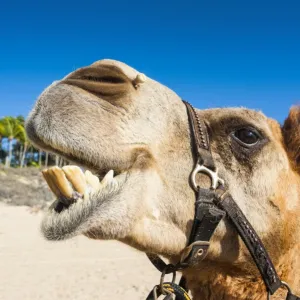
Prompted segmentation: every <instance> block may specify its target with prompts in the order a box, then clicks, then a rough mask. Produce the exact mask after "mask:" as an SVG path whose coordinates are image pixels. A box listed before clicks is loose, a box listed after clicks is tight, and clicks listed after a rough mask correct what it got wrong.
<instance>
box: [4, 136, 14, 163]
mask: <svg viewBox="0 0 300 300" xmlns="http://www.w3.org/2000/svg"><path fill="white" fill-rule="evenodd" d="M12 142H13V139H12V138H11V137H9V138H8V156H6V159H5V167H6V168H9V167H10V163H11V158H12Z"/></svg>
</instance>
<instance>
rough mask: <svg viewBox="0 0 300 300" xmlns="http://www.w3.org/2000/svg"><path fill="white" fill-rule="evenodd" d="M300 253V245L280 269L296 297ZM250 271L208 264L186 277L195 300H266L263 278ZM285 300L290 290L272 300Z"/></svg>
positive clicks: (288, 254)
mask: <svg viewBox="0 0 300 300" xmlns="http://www.w3.org/2000/svg"><path fill="white" fill-rule="evenodd" d="M299 250H300V245H297V246H296V247H294V248H293V249H290V250H289V251H288V252H287V253H286V254H285V255H284V257H282V258H281V259H280V262H279V264H278V265H277V266H276V269H277V271H278V274H279V276H280V279H281V280H283V281H286V282H288V284H289V285H290V287H291V288H292V290H293V291H294V293H296V294H299V293H300V272H299V270H300V259H299V258H298V256H299V254H298V253H299ZM253 267H254V266H253ZM250 270H251V271H249V270H248V271H247V272H246V271H245V270H242V269H237V268H235V267H233V266H231V267H230V266H229V265H220V264H218V265H216V263H210V262H207V263H204V264H203V266H202V265H201V266H200V267H199V268H197V269H194V270H190V269H189V270H187V271H186V273H185V276H186V278H187V283H188V287H189V289H190V290H191V292H192V295H193V300H200V299H201V300H220V299H222V300H265V299H266V298H267V292H266V288H265V285H264V282H263V280H262V278H261V277H260V275H259V273H258V272H257V270H255V268H253V269H252V268H250ZM285 297H286V290H285V289H279V290H278V291H277V292H276V293H275V294H274V295H273V296H272V300H282V299H285Z"/></svg>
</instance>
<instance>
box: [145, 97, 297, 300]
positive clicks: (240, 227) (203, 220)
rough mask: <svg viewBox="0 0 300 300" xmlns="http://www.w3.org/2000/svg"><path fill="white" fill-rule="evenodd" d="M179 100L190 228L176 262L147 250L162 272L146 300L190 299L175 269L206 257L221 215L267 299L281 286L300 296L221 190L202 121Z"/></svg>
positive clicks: (290, 296)
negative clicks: (187, 154) (190, 153)
mask: <svg viewBox="0 0 300 300" xmlns="http://www.w3.org/2000/svg"><path fill="white" fill-rule="evenodd" d="M183 102H184V104H185V105H186V108H187V113H188V117H189V124H190V127H191V133H192V138H193V144H194V148H195V152H196V165H195V168H194V170H193V171H192V174H191V185H192V187H193V189H194V191H195V195H196V201H195V215H194V221H193V227H192V231H191V234H190V238H189V242H188V245H187V247H186V248H185V249H184V250H183V252H182V254H181V258H180V261H179V262H178V263H177V264H175V265H174V264H166V263H165V262H164V261H163V260H162V259H161V258H160V257H159V256H157V255H155V254H151V253H147V256H148V258H149V259H150V261H151V262H152V263H153V265H154V266H155V267H156V268H157V269H158V270H159V271H160V272H161V273H162V275H161V280H160V284H159V285H156V286H155V287H154V289H153V290H152V291H151V292H150V294H149V295H148V297H147V299H146V300H156V299H158V297H159V296H161V295H165V297H164V298H163V299H165V300H171V299H175V297H176V300H190V297H189V295H188V293H187V288H186V280H185V278H184V277H182V278H181V280H180V283H179V285H177V284H176V283H175V279H176V271H179V270H183V269H185V268H187V267H193V266H195V265H196V264H198V263H199V262H200V261H202V260H203V259H204V258H205V257H206V255H207V252H208V250H209V245H210V239H211V237H212V236H213V234H214V232H215V230H216V228H217V226H218V225H219V223H220V221H221V220H222V219H223V218H225V217H226V218H227V219H228V220H229V221H230V223H231V224H232V225H233V226H234V227H235V229H236V231H237V233H238V234H239V236H240V237H241V238H242V240H243V242H244V243H245V245H246V247H247V248H248V250H249V252H250V254H251V256H252V258H253V261H254V262H255V264H256V266H257V268H258V270H259V272H260V274H261V277H262V279H263V281H264V283H265V286H266V292H267V300H269V299H271V295H273V294H274V293H275V292H276V291H277V290H278V289H279V288H280V287H285V288H286V289H287V291H288V293H287V298H286V300H300V297H297V296H295V295H294V294H293V293H292V291H291V289H290V287H289V285H288V284H287V283H286V282H284V281H281V280H280V278H279V276H278V274H277V272H276V270H275V267H274V265H273V263H272V261H271V258H270V257H269V254H268V252H267V250H266V249H265V247H264V245H263V243H262V241H261V239H260V238H259V236H258V235H257V233H256V231H255V230H254V229H253V227H252V226H251V224H250V223H249V221H248V220H247V218H246V217H245V215H244V214H243V212H242V211H241V209H240V208H239V206H238V205H237V203H236V202H235V201H234V199H233V198H232V196H231V195H230V193H229V191H228V190H226V189H225V182H224V180H223V179H221V178H220V177H219V175H218V169H217V168H216V166H215V163H214V160H213V157H212V154H211V149H210V142H209V136H208V132H207V128H206V125H205V123H204V122H203V120H201V119H200V118H199V116H198V114H197V112H196V110H195V109H194V107H193V106H192V105H191V104H189V103H188V102H186V101H183ZM198 173H205V174H206V175H208V176H209V177H210V179H211V187H210V188H209V189H204V188H201V187H199V186H198V185H197V183H196V175H197V174H198ZM169 273H173V279H172V281H171V282H164V277H165V275H166V274H169Z"/></svg>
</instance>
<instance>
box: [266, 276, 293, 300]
mask: <svg viewBox="0 0 300 300" xmlns="http://www.w3.org/2000/svg"><path fill="white" fill-rule="evenodd" d="M280 287H285V288H286V289H287V291H288V293H290V294H292V290H291V288H290V286H289V285H288V284H287V283H286V282H285V281H281V286H280ZM267 300H271V294H270V292H269V291H268V297H267Z"/></svg>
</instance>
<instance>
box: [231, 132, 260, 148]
mask: <svg viewBox="0 0 300 300" xmlns="http://www.w3.org/2000/svg"><path fill="white" fill-rule="evenodd" d="M232 137H233V138H234V139H235V140H236V141H237V142H238V143H240V144H241V145H242V146H245V147H251V146H254V145H256V144H257V143H258V141H259V140H260V135H259V133H258V132H257V131H256V130H255V129H253V128H247V127H246V128H240V129H238V130H236V131H234V132H233V133H232Z"/></svg>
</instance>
